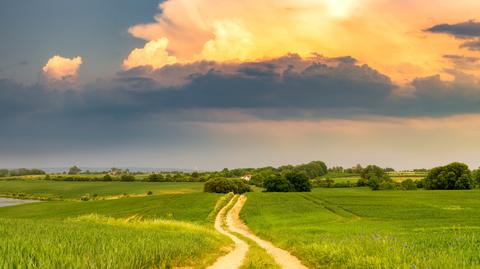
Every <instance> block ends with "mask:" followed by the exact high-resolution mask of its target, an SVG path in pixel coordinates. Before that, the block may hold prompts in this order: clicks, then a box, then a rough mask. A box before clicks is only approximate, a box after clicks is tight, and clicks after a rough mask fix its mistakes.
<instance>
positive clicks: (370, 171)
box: [360, 165, 386, 179]
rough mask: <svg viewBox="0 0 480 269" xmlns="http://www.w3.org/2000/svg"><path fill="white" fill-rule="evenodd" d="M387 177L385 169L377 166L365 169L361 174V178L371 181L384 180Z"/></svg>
mask: <svg viewBox="0 0 480 269" xmlns="http://www.w3.org/2000/svg"><path fill="white" fill-rule="evenodd" d="M385 176H386V173H385V169H383V168H381V167H378V166H376V165H369V166H367V167H365V168H364V169H363V170H362V172H361V173H360V177H361V178H363V179H371V178H373V177H377V178H384V177H385Z"/></svg>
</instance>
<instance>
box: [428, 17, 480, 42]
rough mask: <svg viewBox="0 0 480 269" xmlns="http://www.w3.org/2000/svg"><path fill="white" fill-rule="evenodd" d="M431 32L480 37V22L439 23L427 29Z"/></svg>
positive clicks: (458, 36)
mask: <svg viewBox="0 0 480 269" xmlns="http://www.w3.org/2000/svg"><path fill="white" fill-rule="evenodd" d="M425 31H426V32H431V33H441V34H449V35H452V36H455V37H457V38H474V37H480V22H477V21H475V20H470V21H467V22H462V23H456V24H446V23H444V24H438V25H435V26H433V27H431V28H428V29H426V30H425Z"/></svg>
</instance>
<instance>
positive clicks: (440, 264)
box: [241, 188, 480, 268]
mask: <svg viewBox="0 0 480 269" xmlns="http://www.w3.org/2000/svg"><path fill="white" fill-rule="evenodd" d="M478 212H480V191H479V190H472V191H412V192H404V191H381V192H372V191H370V190H367V189H363V188H354V189H315V190H314V192H312V193H304V194H300V193H249V194H248V201H247V203H246V205H245V208H244V210H243V211H242V214H241V217H242V219H243V220H244V221H245V222H246V224H247V225H248V226H249V227H250V228H251V229H252V230H253V231H254V232H256V233H257V234H258V235H260V236H261V237H263V238H266V239H268V240H272V241H273V242H274V243H276V244H277V245H279V246H281V247H283V248H286V249H288V250H290V251H292V252H293V253H294V254H295V255H297V256H298V257H299V258H300V259H301V260H303V261H304V262H305V263H306V264H307V265H309V266H310V267H312V268H480V255H479V253H480V215H479V214H478Z"/></svg>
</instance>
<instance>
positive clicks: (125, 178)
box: [120, 174, 135, 182]
mask: <svg viewBox="0 0 480 269" xmlns="http://www.w3.org/2000/svg"><path fill="white" fill-rule="evenodd" d="M120 181H125V182H132V181H135V177H134V176H133V175H129V174H123V175H122V176H120Z"/></svg>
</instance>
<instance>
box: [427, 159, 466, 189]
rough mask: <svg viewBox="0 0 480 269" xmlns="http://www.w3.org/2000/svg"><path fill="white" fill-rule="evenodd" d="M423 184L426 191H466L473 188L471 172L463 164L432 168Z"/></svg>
mask: <svg viewBox="0 0 480 269" xmlns="http://www.w3.org/2000/svg"><path fill="white" fill-rule="evenodd" d="M424 183H425V189H427V190H466V189H471V188H473V187H474V182H473V180H472V175H471V172H470V170H469V169H468V166H467V165H466V164H463V163H451V164H449V165H446V166H440V167H436V168H433V169H432V170H431V171H430V173H428V175H427V177H426V178H425V182H424Z"/></svg>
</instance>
